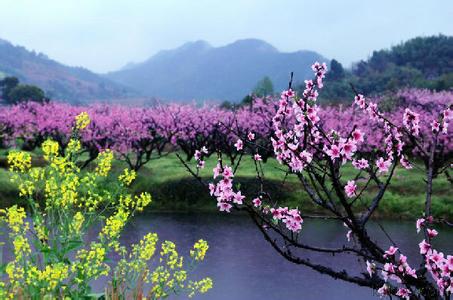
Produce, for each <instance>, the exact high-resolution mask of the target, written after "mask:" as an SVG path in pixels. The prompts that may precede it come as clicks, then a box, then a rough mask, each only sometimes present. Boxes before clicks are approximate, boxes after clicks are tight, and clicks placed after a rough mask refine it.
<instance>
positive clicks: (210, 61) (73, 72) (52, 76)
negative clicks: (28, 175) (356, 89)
mask: <svg viewBox="0 0 453 300" xmlns="http://www.w3.org/2000/svg"><path fill="white" fill-rule="evenodd" d="M316 60H319V61H325V59H324V58H323V57H322V56H321V55H320V54H318V53H316V52H313V51H305V50H304V51H297V52H292V53H285V52H280V51H278V50H277V49H276V48H274V47H273V46H272V45H270V44H268V43H266V42H264V41H261V40H257V39H245V40H239V41H236V42H234V43H231V44H229V45H226V46H223V47H212V46H211V45H209V44H208V43H207V42H205V41H196V42H190V43H186V44H184V45H182V46H181V47H179V48H176V49H173V50H164V51H161V52H159V53H158V54H156V55H154V56H152V57H150V58H149V59H148V60H146V61H145V62H142V63H129V64H127V65H126V66H125V67H123V68H122V69H120V70H118V71H115V72H111V73H108V74H96V73H94V72H91V71H89V70H87V69H85V68H81V67H70V66H66V65H63V64H61V63H59V62H57V61H55V60H52V59H50V58H48V57H47V56H46V55H45V54H42V53H36V52H34V51H29V50H27V49H26V48H24V47H22V46H15V45H13V44H12V43H10V42H8V41H5V40H2V39H0V78H1V77H4V76H15V77H17V78H19V80H20V81H21V82H23V83H27V84H34V85H37V86H39V87H40V88H41V89H43V90H44V91H45V92H46V93H47V95H48V96H50V97H51V98H53V99H59V100H63V101H68V102H72V103H77V102H82V103H83V102H93V101H96V100H100V101H113V102H122V103H124V102H127V101H130V102H135V103H137V99H141V100H139V102H141V103H143V102H146V101H143V99H146V98H157V99H162V100H164V101H192V100H196V101H204V100H213V101H217V102H220V101H222V100H229V101H233V102H237V101H240V100H241V99H242V98H243V97H244V96H246V95H247V94H249V93H250V92H251V91H252V90H253V88H254V86H255V85H256V83H257V82H258V81H259V80H260V79H262V78H263V77H264V76H268V77H269V78H270V79H271V80H272V82H273V84H274V89H275V90H276V91H278V90H281V89H283V88H285V87H286V85H287V84H288V78H289V73H290V72H291V71H295V72H296V74H297V78H305V77H307V76H308V77H310V76H311V71H310V69H309V66H310V65H311V64H312V63H313V62H314V61H316Z"/></svg>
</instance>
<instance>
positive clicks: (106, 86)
mask: <svg viewBox="0 0 453 300" xmlns="http://www.w3.org/2000/svg"><path fill="white" fill-rule="evenodd" d="M5 76H15V77H17V78H18V79H19V80H20V81H21V82H23V83H27V84H33V85H37V86H39V87H40V88H41V89H43V90H44V91H45V92H46V94H47V95H48V96H50V97H51V98H53V99H58V100H63V101H68V102H72V103H75V102H87V101H91V100H95V99H96V100H102V99H111V98H122V97H126V96H128V95H130V94H131V92H130V90H129V89H127V88H125V87H124V86H121V85H120V84H118V83H114V82H112V81H110V80H109V79H107V78H104V77H102V76H99V75H97V74H95V73H93V72H91V71H89V70H87V69H84V68H81V67H69V66H65V65H63V64H60V63H58V62H56V61H54V60H52V59H49V58H48V57H47V56H46V55H44V54H42V53H36V52H34V51H29V50H27V49H26V48H24V47H21V46H14V45H13V44H11V43H10V42H8V41H5V40H2V39H0V77H5Z"/></svg>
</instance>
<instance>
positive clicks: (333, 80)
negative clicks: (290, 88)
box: [299, 35, 453, 103]
mask: <svg viewBox="0 0 453 300" xmlns="http://www.w3.org/2000/svg"><path fill="white" fill-rule="evenodd" d="M452 62H453V37H450V36H444V35H438V36H431V37H417V38H414V39H411V40H408V41H406V42H405V43H401V44H400V45H397V46H394V47H392V48H390V49H388V50H379V51H374V52H373V54H372V55H371V57H370V58H369V59H367V60H362V61H360V62H358V63H357V64H355V66H354V67H353V68H352V71H346V70H344V69H343V67H342V66H341V64H340V63H338V62H337V61H336V60H335V59H333V60H332V61H331V63H330V70H329V72H328V73H327V75H326V83H327V82H328V84H326V87H325V89H323V92H322V94H321V96H320V99H321V100H322V101H324V102H326V101H328V102H333V103H338V102H345V101H350V99H352V97H353V93H352V91H351V87H350V84H351V83H352V84H353V85H354V86H355V87H356V88H357V90H359V91H360V92H361V93H363V94H366V95H368V96H370V95H377V94H382V93H385V92H392V91H395V90H398V89H401V88H404V87H418V88H428V89H432V90H438V91H439V90H448V89H450V88H452V87H453V63H452ZM299 90H303V86H301V87H299Z"/></svg>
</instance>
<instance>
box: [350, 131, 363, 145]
mask: <svg viewBox="0 0 453 300" xmlns="http://www.w3.org/2000/svg"><path fill="white" fill-rule="evenodd" d="M363 136H364V134H363V132H362V131H361V130H360V129H356V130H354V131H353V132H352V138H353V139H354V141H355V142H356V143H360V142H363Z"/></svg>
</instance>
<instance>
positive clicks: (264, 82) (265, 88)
mask: <svg viewBox="0 0 453 300" xmlns="http://www.w3.org/2000/svg"><path fill="white" fill-rule="evenodd" d="M253 94H254V95H256V96H258V97H265V96H272V95H273V94H274V85H273V83H272V80H271V79H270V78H269V77H268V76H264V77H263V78H262V79H261V80H260V81H258V82H257V84H256V86H255V88H254V89H253Z"/></svg>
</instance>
